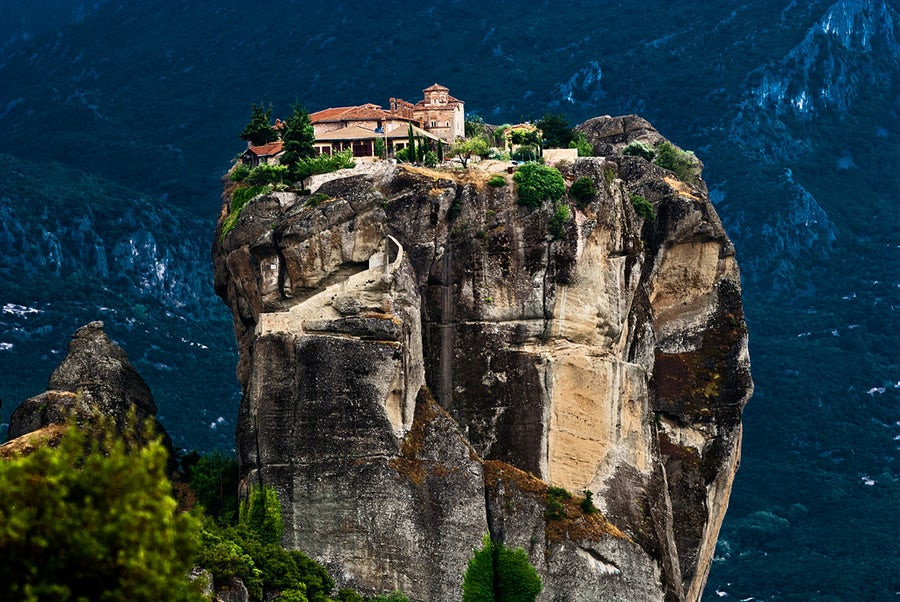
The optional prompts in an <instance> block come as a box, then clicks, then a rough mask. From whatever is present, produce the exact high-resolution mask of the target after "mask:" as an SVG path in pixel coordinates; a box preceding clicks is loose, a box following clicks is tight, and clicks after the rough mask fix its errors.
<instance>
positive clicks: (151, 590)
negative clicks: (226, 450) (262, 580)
mask: <svg viewBox="0 0 900 602" xmlns="http://www.w3.org/2000/svg"><path fill="white" fill-rule="evenodd" d="M147 434H148V435H149V432H148V433H147ZM138 440H139V438H138V437H137V436H133V435H126V436H125V438H123V437H122V436H120V435H117V434H116V431H115V429H114V427H113V426H112V424H111V423H101V424H98V425H97V426H96V427H92V432H91V433H87V432H86V431H84V430H82V429H80V428H78V427H76V426H74V425H70V426H69V427H68V428H67V430H66V432H65V434H64V435H63V437H62V440H61V441H60V443H59V446H58V447H56V448H51V447H40V448H38V449H37V450H35V451H34V452H33V453H31V454H30V455H28V456H24V457H17V458H12V459H8V460H5V461H0V491H2V495H0V550H3V556H4V557H3V562H2V563H0V599H4V600H28V601H32V600H33V601H36V600H99V601H105V600H109V601H113V600H135V601H148V602H150V601H157V600H178V601H182V600H202V599H203V598H202V597H201V596H200V594H199V592H198V591H197V588H196V587H195V586H194V585H193V584H191V583H190V582H189V581H188V579H187V572H188V570H189V569H190V567H191V561H192V556H193V554H194V551H195V550H196V549H197V541H198V537H197V531H198V525H197V521H196V519H194V518H193V517H191V516H189V515H187V514H184V513H181V512H179V511H178V510H177V509H176V503H175V500H174V499H173V497H172V487H171V484H170V482H169V480H168V478H167V476H166V463H167V460H168V452H167V451H166V449H165V447H164V446H163V445H162V443H160V441H159V439H158V438H151V439H150V442H149V443H147V444H146V445H143V446H142V445H140V444H139V443H138Z"/></svg>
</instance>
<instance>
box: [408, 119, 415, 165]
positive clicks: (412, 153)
mask: <svg viewBox="0 0 900 602" xmlns="http://www.w3.org/2000/svg"><path fill="white" fill-rule="evenodd" d="M406 148H408V149H409V150H408V151H406V158H407V159H409V162H410V163H415V162H416V138H415V136H413V128H412V124H411V123H410V124H409V141H408V142H407V146H406Z"/></svg>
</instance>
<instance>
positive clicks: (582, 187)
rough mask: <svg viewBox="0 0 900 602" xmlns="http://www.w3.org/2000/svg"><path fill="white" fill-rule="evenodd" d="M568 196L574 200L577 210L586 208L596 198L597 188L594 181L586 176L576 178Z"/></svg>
mask: <svg viewBox="0 0 900 602" xmlns="http://www.w3.org/2000/svg"><path fill="white" fill-rule="evenodd" d="M569 194H570V195H572V198H574V199H575V204H576V205H578V208H579V209H584V208H585V207H587V206H588V205H589V204H590V202H591V201H593V200H594V199H595V198H597V187H596V186H594V181H593V180H592V179H590V178H588V177H587V176H585V177H581V178H578V179H577V180H575V182H574V183H573V184H572V187H571V188H569Z"/></svg>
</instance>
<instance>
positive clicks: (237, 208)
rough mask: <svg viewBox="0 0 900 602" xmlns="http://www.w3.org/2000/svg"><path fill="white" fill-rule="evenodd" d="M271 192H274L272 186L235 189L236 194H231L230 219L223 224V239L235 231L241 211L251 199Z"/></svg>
mask: <svg viewBox="0 0 900 602" xmlns="http://www.w3.org/2000/svg"><path fill="white" fill-rule="evenodd" d="M270 192H272V187H271V186H244V187H241V188H235V190H234V192H233V193H231V205H230V211H229V212H228V217H226V218H225V221H224V222H222V235H221V236H222V238H225V235H226V234H228V233H229V232H231V231H232V230H234V227H235V225H236V224H237V221H238V218H240V217H241V211H242V210H243V209H244V207H245V206H246V205H247V203H249V202H250V200H251V199H254V198H256V197H258V196H259V195H261V194H268V193H270Z"/></svg>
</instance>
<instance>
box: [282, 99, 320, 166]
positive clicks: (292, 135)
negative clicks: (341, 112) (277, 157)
mask: <svg viewBox="0 0 900 602" xmlns="http://www.w3.org/2000/svg"><path fill="white" fill-rule="evenodd" d="M282 140H284V155H282V156H281V164H282V165H287V167H288V170H289V171H290V173H291V177H294V178H295V179H302V178H300V177H299V174H298V173H297V172H298V170H297V165H298V164H299V163H300V161H301V160H303V159H309V158H310V157H312V156H314V155H315V154H316V147H315V142H316V135H315V132H314V130H313V126H312V123H311V122H310V120H309V113H307V112H306V110H305V109H304V108H303V107H301V106H300V105H299V104H297V103H295V104H294V107H293V113H292V114H291V117H290V119H288V120H287V121H286V122H285V124H284V134H283V135H282Z"/></svg>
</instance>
